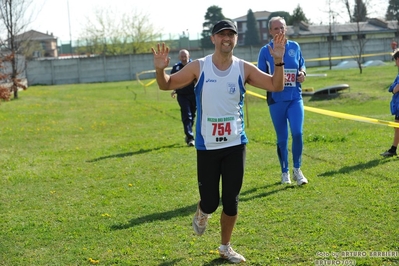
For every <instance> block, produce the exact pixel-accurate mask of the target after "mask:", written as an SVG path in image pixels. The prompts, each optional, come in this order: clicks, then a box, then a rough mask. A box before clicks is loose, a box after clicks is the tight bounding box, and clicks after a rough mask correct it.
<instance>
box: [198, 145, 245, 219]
mask: <svg viewBox="0 0 399 266" xmlns="http://www.w3.org/2000/svg"><path fill="white" fill-rule="evenodd" d="M245 156H246V145H245V144H243V145H238V146H233V147H229V148H223V149H218V150H197V178H198V188H199V193H200V198H201V201H200V207H201V209H202V211H203V212H205V213H208V214H211V213H213V212H214V211H216V209H217V208H218V206H219V202H220V178H222V182H221V185H222V189H221V194H222V197H221V200H222V205H223V212H224V213H225V214H226V215H228V216H235V215H237V212H238V197H239V194H240V190H241V187H242V182H243V178H244V166H245Z"/></svg>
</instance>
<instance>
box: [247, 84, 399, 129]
mask: <svg viewBox="0 0 399 266" xmlns="http://www.w3.org/2000/svg"><path fill="white" fill-rule="evenodd" d="M246 93H247V94H250V95H253V96H256V97H258V98H261V99H265V100H266V96H264V95H260V94H258V93H255V92H252V91H248V90H247V92H246ZM304 109H305V110H306V111H310V112H314V113H318V114H322V115H328V116H333V117H338V118H343V119H349V120H353V121H358V122H364V123H372V124H379V125H385V126H389V127H396V128H399V123H396V122H390V121H385V120H379V119H374V118H368V117H363V116H357V115H350V114H345V113H339V112H334V111H328V110H324V109H319V108H314V107H309V106H305V107H304Z"/></svg>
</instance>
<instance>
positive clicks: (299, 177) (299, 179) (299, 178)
mask: <svg viewBox="0 0 399 266" xmlns="http://www.w3.org/2000/svg"><path fill="white" fill-rule="evenodd" d="M293 173H294V180H295V181H296V183H297V184H298V186H301V185H305V184H307V183H308V180H307V179H306V177H305V176H304V175H303V173H302V171H301V169H299V168H294V171H293Z"/></svg>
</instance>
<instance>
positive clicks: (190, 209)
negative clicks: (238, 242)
mask: <svg viewBox="0 0 399 266" xmlns="http://www.w3.org/2000/svg"><path fill="white" fill-rule="evenodd" d="M277 186H279V188H278V189H275V190H272V191H269V192H263V193H260V194H256V195H252V196H250V197H248V196H246V195H249V194H253V193H256V192H257V191H258V190H260V191H264V189H267V188H269V187H277ZM295 187H296V186H293V185H281V184H280V183H279V182H277V183H275V184H272V185H267V186H263V187H259V188H253V189H250V190H247V191H244V192H241V193H240V196H241V197H242V198H241V197H240V201H249V200H252V199H255V198H263V197H267V196H269V195H272V194H274V193H277V192H279V191H283V190H286V189H292V188H295ZM196 208H197V203H195V204H192V205H189V206H186V207H182V208H178V209H174V210H171V211H165V212H159V213H152V214H149V215H145V216H142V217H137V218H135V219H131V220H130V221H129V222H128V223H125V224H115V225H112V226H111V230H122V229H127V228H130V227H134V226H137V225H140V224H144V223H149V222H153V221H166V220H170V219H172V218H175V217H178V216H182V217H183V216H189V215H193V214H194V213H195V210H196ZM171 265H172V264H171Z"/></svg>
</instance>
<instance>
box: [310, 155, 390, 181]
mask: <svg viewBox="0 0 399 266" xmlns="http://www.w3.org/2000/svg"><path fill="white" fill-rule="evenodd" d="M389 161H390V160H383V159H375V160H372V161H369V162H365V163H359V164H356V165H352V166H344V167H342V168H341V169H339V170H335V171H327V172H324V173H322V174H319V175H318V176H321V177H328V176H334V175H336V174H348V173H352V172H356V171H359V170H366V169H371V168H374V167H377V166H379V165H381V164H384V163H387V162H389ZM370 175H373V174H372V173H370ZM375 176H376V177H380V175H375Z"/></svg>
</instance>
